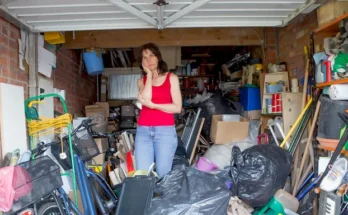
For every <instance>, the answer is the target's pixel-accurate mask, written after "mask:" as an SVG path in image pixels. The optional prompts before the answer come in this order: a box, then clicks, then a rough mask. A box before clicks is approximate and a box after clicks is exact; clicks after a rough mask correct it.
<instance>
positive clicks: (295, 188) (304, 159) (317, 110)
mask: <svg viewBox="0 0 348 215" xmlns="http://www.w3.org/2000/svg"><path fill="white" fill-rule="evenodd" d="M319 110H320V101H318V102H317V107H316V109H315V113H314V118H313V123H312V126H311V130H310V135H309V137H308V141H307V144H306V148H305V152H304V154H303V157H302V161H301V165H300V171H299V172H298V175H297V177H296V181H295V186H294V191H293V194H294V195H295V194H296V191H297V186H298V184H299V180H300V177H301V173H302V170H303V167H304V164H305V162H306V160H307V153H308V150H309V147H310V146H311V142H312V138H313V132H314V129H315V126H316V123H317V119H318V115H319ZM313 160H314V158H313ZM312 164H313V163H312Z"/></svg>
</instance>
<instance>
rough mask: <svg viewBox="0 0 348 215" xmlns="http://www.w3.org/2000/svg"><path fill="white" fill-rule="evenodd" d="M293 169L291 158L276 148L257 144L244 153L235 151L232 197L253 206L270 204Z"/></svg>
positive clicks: (234, 149) (233, 150)
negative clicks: (236, 197)
mask: <svg viewBox="0 0 348 215" xmlns="http://www.w3.org/2000/svg"><path fill="white" fill-rule="evenodd" d="M290 170H291V155H290V154H289V153H288V151H286V150H284V149H282V148H280V147H278V146H273V145H268V144H267V145H256V146H252V147H251V148H248V149H246V150H244V151H243V152H241V151H240V149H239V148H238V147H236V146H235V147H233V149H232V161H231V171H230V174H231V177H232V195H233V196H238V197H239V198H240V199H241V200H242V201H244V202H245V203H247V204H249V205H250V206H251V207H253V208H256V207H262V206H264V205H266V204H267V203H268V202H269V200H271V198H272V196H273V195H274V194H275V193H276V192H277V190H278V189H282V188H283V187H284V186H285V183H286V180H287V177H288V175H289V173H290Z"/></svg>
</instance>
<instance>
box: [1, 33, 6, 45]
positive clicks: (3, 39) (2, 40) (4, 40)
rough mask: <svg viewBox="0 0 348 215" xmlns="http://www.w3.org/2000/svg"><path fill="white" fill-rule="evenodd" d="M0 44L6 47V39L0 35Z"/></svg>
mask: <svg viewBox="0 0 348 215" xmlns="http://www.w3.org/2000/svg"><path fill="white" fill-rule="evenodd" d="M0 44H3V45H6V46H7V45H8V38H7V37H5V36H4V35H2V34H0Z"/></svg>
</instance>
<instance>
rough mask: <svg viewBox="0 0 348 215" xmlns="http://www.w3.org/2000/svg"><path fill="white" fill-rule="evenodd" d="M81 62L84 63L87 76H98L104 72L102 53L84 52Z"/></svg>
mask: <svg viewBox="0 0 348 215" xmlns="http://www.w3.org/2000/svg"><path fill="white" fill-rule="evenodd" d="M83 62H84V63H85V66H86V70H87V73H88V74H89V75H99V74H101V73H103V71H104V62H103V56H102V53H101V52H100V53H97V52H96V51H86V52H84V53H83Z"/></svg>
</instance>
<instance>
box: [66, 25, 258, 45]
mask: <svg viewBox="0 0 348 215" xmlns="http://www.w3.org/2000/svg"><path fill="white" fill-rule="evenodd" d="M262 32H263V28H252V29H251V28H168V29H164V30H157V29H134V30H109V31H107V30H105V31H77V32H75V39H74V38H73V33H72V32H66V34H65V37H66V43H65V44H64V46H65V47H66V48H68V49H84V48H91V47H98V48H133V47H139V46H141V45H142V44H144V43H148V42H154V43H156V44H157V45H158V46H240V45H261V44H262V41H261V40H263V33H262ZM257 34H258V35H257ZM260 38H261V40H260Z"/></svg>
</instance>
